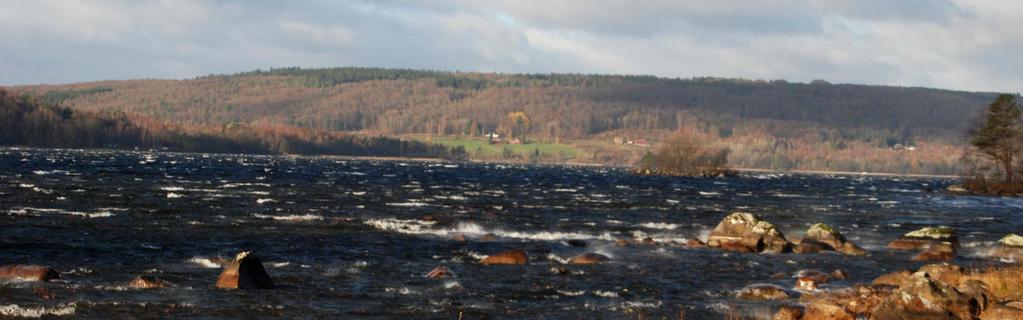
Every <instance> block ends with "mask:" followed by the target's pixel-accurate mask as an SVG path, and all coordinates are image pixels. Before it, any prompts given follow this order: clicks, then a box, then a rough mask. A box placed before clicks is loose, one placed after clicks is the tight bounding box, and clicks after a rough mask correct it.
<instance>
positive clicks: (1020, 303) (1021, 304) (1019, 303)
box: [1004, 301, 1023, 309]
mask: <svg viewBox="0 0 1023 320" xmlns="http://www.w3.org/2000/svg"><path fill="white" fill-rule="evenodd" d="M1004 304H1005V306H1008V307H1013V308H1016V309H1023V301H1009V302H1006V303H1004Z"/></svg>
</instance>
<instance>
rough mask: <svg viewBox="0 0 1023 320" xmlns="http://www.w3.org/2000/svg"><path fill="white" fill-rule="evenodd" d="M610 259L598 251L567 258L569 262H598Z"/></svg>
mask: <svg viewBox="0 0 1023 320" xmlns="http://www.w3.org/2000/svg"><path fill="white" fill-rule="evenodd" d="M608 261H611V258H609V257H608V256H605V255H602V254H599V253H592V252H591V253H584V254H580V255H578V256H574V257H572V259H568V263H569V264H599V263H604V262H608Z"/></svg>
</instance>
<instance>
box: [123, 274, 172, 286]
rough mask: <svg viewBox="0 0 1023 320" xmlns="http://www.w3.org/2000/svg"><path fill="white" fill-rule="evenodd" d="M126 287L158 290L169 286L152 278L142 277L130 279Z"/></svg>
mask: <svg viewBox="0 0 1023 320" xmlns="http://www.w3.org/2000/svg"><path fill="white" fill-rule="evenodd" d="M128 286H129V287H132V288H136V289H158V288H167V287H170V284H168V283H167V282H164V281H163V280H160V279H158V278H157V277H154V276H148V275H142V276H138V277H135V279H131V282H128Z"/></svg>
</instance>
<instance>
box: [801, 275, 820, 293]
mask: <svg viewBox="0 0 1023 320" xmlns="http://www.w3.org/2000/svg"><path fill="white" fill-rule="evenodd" d="M796 290H800V291H814V290H817V280H816V279H814V278H813V277H799V278H797V279H796Z"/></svg>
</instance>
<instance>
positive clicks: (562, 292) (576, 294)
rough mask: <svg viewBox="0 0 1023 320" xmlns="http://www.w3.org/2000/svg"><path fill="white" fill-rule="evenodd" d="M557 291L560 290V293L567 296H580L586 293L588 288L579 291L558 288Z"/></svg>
mask: <svg viewBox="0 0 1023 320" xmlns="http://www.w3.org/2000/svg"><path fill="white" fill-rule="evenodd" d="M557 291H558V294H560V295H563V296H566V297H578V296H581V295H584V294H586V290H579V291H568V290H557Z"/></svg>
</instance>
